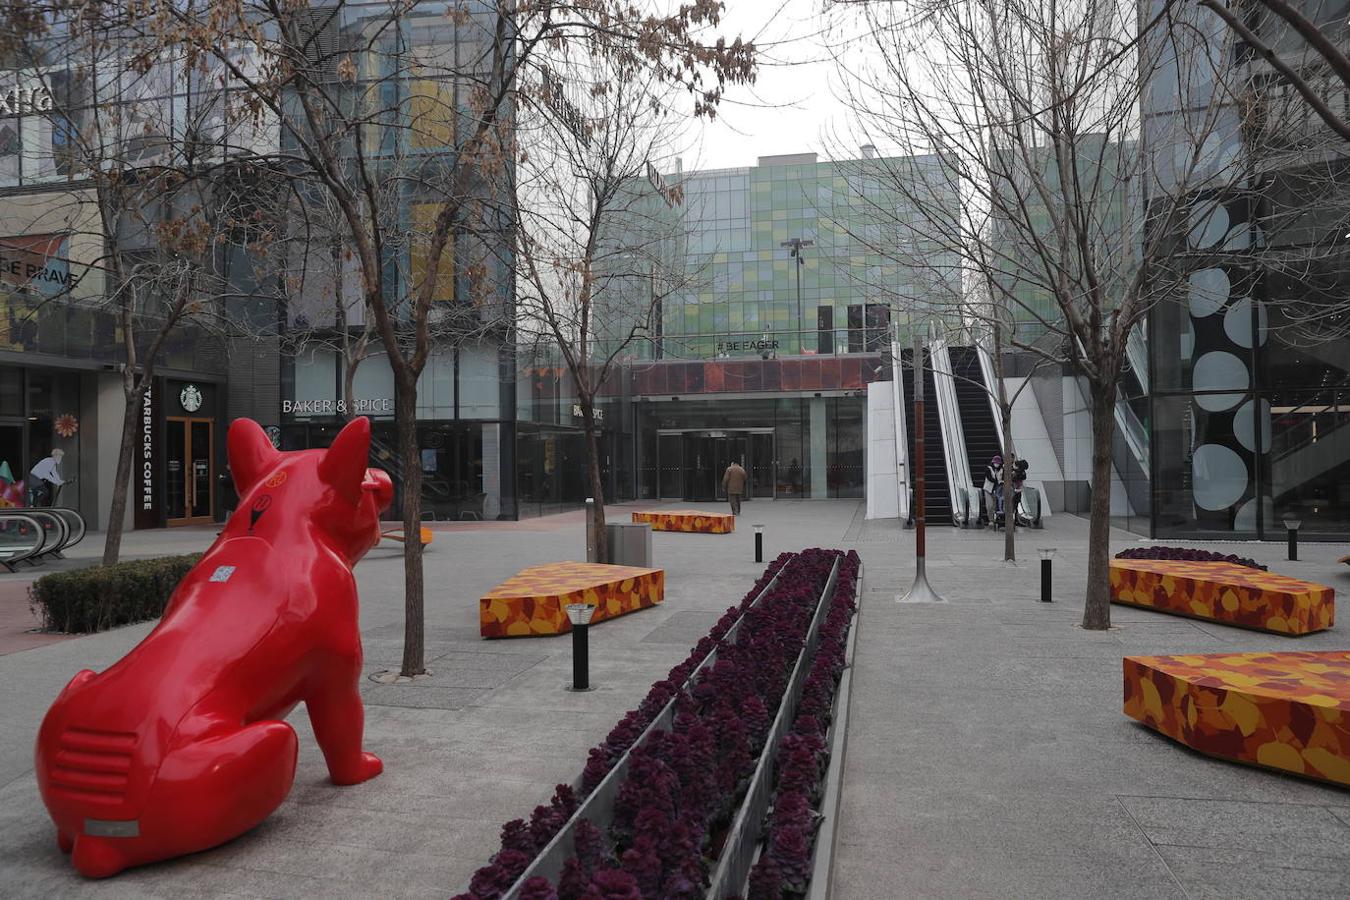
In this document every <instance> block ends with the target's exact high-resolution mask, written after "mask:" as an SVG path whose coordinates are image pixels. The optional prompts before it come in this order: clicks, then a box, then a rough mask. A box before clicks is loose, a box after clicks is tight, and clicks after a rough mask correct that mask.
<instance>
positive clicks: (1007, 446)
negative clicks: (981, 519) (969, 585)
mask: <svg viewBox="0 0 1350 900" xmlns="http://www.w3.org/2000/svg"><path fill="white" fill-rule="evenodd" d="M1000 381H1001V379H1000ZM999 392H1000V393H1002V392H1003V385H1002V384H1001V383H1000V384H999ZM999 413H1000V415H1001V416H1002V417H1003V561H1004V562H1017V537H1016V533H1017V506H1016V504H1015V503H1014V502H1013V485H1012V477H1013V470H1014V468H1015V467H1016V465H1017V456H1016V455H1015V454H1014V452H1013V442H1012V404H1010V403H1007V402H1006V401H1005V402H1003V403H1001V404H1000V408H999Z"/></svg>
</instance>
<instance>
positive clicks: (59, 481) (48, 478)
mask: <svg viewBox="0 0 1350 900" xmlns="http://www.w3.org/2000/svg"><path fill="white" fill-rule="evenodd" d="M65 455H66V451H64V450H62V449H61V448H59V447H58V448H57V449H55V450H53V451H52V452H51V455H50V456H44V457H43V458H42V459H41V460H39V461H38V464H37V465H35V466H33V468H32V470H31V471H30V472H29V473H28V474H29V476H31V477H32V479H33V483H32V486H31V487H30V488H29V490H30V491H31V492H32V500H31V505H32V506H51V505H52V504H54V503H55V502H56V493H57V491H59V490H60V489H61V485H63V484H65V483H66V479H64V478H62V477H61V459H62V458H63V457H64V456H65Z"/></svg>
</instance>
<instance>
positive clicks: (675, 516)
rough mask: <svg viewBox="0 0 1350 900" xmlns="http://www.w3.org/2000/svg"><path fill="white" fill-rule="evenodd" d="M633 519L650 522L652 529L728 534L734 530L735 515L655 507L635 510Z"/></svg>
mask: <svg viewBox="0 0 1350 900" xmlns="http://www.w3.org/2000/svg"><path fill="white" fill-rule="evenodd" d="M633 521H634V522H639V523H640V522H647V523H650V525H651V526H652V531H684V532H696V533H699V534H730V533H731V532H733V531H735V530H736V517H735V516H733V515H731V514H730V513H714V512H703V511H702V510H697V509H656V510H647V511H646V512H635V513H633Z"/></svg>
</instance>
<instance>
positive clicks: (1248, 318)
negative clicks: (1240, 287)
mask: <svg viewBox="0 0 1350 900" xmlns="http://www.w3.org/2000/svg"><path fill="white" fill-rule="evenodd" d="M1253 303H1255V304H1256V340H1257V341H1258V342H1259V343H1262V344H1264V343H1265V342H1266V333H1267V328H1268V325H1267V320H1266V305H1265V304H1264V303H1262V302H1261V301H1260V300H1256V301H1253V300H1252V299H1251V298H1249V297H1243V298H1242V299H1241V300H1239V301H1237V302H1236V303H1234V304H1233V305H1232V306H1230V307H1228V311H1227V312H1226V313H1224V314H1223V332H1224V334H1226V335H1228V339H1229V340H1230V341H1232V342H1233V343H1235V344H1237V345H1238V346H1239V347H1250V346H1251V345H1252V304H1253Z"/></svg>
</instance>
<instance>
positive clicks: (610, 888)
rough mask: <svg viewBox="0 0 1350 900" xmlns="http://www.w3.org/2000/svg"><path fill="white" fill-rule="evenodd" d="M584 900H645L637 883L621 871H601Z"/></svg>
mask: <svg viewBox="0 0 1350 900" xmlns="http://www.w3.org/2000/svg"><path fill="white" fill-rule="evenodd" d="M582 900H643V898H642V892H641V891H639V890H638V886H637V881H636V880H634V878H633V876H632V875H629V874H628V873H627V872H624V871H621V870H619V869H601V870H600V871H599V872H596V873H595V875H594V876H592V878H591V884H590V887H589V888H588V889H587V890H586V893H585V894H584V895H583V896H582Z"/></svg>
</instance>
